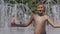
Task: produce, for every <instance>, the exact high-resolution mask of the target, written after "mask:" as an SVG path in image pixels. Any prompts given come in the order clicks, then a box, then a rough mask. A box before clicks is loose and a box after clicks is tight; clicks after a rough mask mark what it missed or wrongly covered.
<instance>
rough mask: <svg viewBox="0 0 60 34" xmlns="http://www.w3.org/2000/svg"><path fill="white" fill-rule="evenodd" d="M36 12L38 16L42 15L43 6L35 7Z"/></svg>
mask: <svg viewBox="0 0 60 34" xmlns="http://www.w3.org/2000/svg"><path fill="white" fill-rule="evenodd" d="M37 12H38V13H39V14H41V13H43V12H44V6H43V5H39V6H37Z"/></svg>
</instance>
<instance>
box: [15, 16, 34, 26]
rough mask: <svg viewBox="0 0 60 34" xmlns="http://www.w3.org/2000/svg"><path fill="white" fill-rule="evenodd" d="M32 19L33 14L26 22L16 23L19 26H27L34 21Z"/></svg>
mask: <svg viewBox="0 0 60 34" xmlns="http://www.w3.org/2000/svg"><path fill="white" fill-rule="evenodd" d="M32 21H33V16H32V17H31V18H30V19H28V20H26V22H25V23H24V24H16V23H15V25H16V26H17V27H27V26H29V25H30V24H31V23H32Z"/></svg>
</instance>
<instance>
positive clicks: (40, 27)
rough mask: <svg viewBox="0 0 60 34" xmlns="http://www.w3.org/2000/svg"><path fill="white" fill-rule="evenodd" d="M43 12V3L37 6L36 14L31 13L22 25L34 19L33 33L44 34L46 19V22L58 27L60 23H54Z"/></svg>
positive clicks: (26, 24) (25, 25) (27, 24)
mask: <svg viewBox="0 0 60 34" xmlns="http://www.w3.org/2000/svg"><path fill="white" fill-rule="evenodd" d="M43 13H44V6H43V5H39V6H37V14H33V15H32V17H31V18H30V19H28V20H27V21H26V23H25V24H24V26H23V27H27V26H29V25H30V24H31V23H32V21H34V24H35V26H34V27H35V28H34V34H44V33H45V32H46V30H45V25H46V21H48V23H49V24H51V25H52V26H53V27H55V28H60V25H57V24H55V23H54V22H53V21H52V20H51V19H50V18H49V16H47V15H44V14H43ZM17 25H19V24H17ZM19 26H20V25H19Z"/></svg>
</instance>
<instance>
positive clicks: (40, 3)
mask: <svg viewBox="0 0 60 34" xmlns="http://www.w3.org/2000/svg"><path fill="white" fill-rule="evenodd" d="M39 5H43V7H44V4H43V3H42V2H39V3H37V4H36V7H37V6H39Z"/></svg>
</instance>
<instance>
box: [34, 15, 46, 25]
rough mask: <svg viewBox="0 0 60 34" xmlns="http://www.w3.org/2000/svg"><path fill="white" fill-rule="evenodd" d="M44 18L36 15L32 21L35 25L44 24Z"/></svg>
mask: <svg viewBox="0 0 60 34" xmlns="http://www.w3.org/2000/svg"><path fill="white" fill-rule="evenodd" d="M46 20H47V19H46V17H45V16H38V15H36V16H35V17H34V21H35V23H38V24H39V23H44V22H46Z"/></svg>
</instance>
